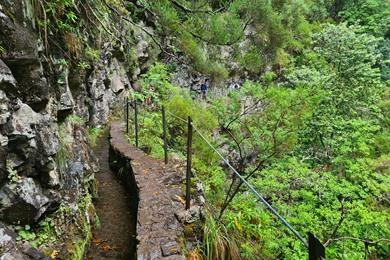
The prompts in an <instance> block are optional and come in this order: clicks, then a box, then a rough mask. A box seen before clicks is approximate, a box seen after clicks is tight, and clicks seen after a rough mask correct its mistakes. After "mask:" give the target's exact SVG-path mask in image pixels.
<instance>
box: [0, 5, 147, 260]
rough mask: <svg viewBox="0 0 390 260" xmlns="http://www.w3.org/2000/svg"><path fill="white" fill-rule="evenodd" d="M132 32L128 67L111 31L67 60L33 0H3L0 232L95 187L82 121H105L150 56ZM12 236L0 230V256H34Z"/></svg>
mask: <svg viewBox="0 0 390 260" xmlns="http://www.w3.org/2000/svg"><path fill="white" fill-rule="evenodd" d="M94 26H95V25H94ZM121 33H122V34H123V35H118V37H120V38H123V37H125V36H126V37H129V33H135V32H132V31H131V30H124V29H123V32H121ZM137 35H138V36H139V37H138V38H139V43H137V41H135V42H134V48H135V49H138V50H140V52H139V53H137V51H135V52H134V53H136V55H135V57H133V58H132V59H133V60H134V66H133V67H132V71H129V66H128V65H126V63H125V60H126V59H125V58H124V55H123V52H121V51H120V50H119V49H120V48H119V47H118V44H119V45H120V44H121V42H120V41H118V39H119V38H116V37H115V40H113V39H104V40H105V41H106V42H105V43H102V44H101V49H99V50H98V55H96V57H95V59H94V60H93V61H89V64H87V66H81V65H83V64H81V65H80V63H78V64H77V63H75V62H74V61H71V60H70V61H65V58H66V59H68V56H67V55H64V54H63V50H62V49H57V50H55V48H52V49H51V50H48V49H45V48H44V45H45V43H44V42H45V41H46V40H47V39H44V38H42V37H43V36H42V34H39V33H38V29H37V24H36V20H35V18H34V9H33V7H32V6H31V2H30V1H27V0H19V1H7V0H0V46H1V47H2V48H3V49H4V51H3V50H2V49H0V222H3V224H1V225H0V235H1V234H5V233H4V232H6V231H5V230H7V232H8V230H11V229H10V228H9V225H11V224H18V225H24V224H31V225H34V224H36V223H37V221H38V220H39V219H42V218H44V217H45V216H46V215H47V214H49V213H50V212H53V211H55V210H56V209H57V208H58V206H59V205H61V204H66V203H68V204H69V205H74V204H75V203H76V202H77V201H78V200H79V198H80V197H83V196H85V194H87V193H89V192H91V190H92V189H94V187H93V186H94V185H93V181H94V173H95V172H96V171H97V164H96V161H95V159H94V156H93V154H92V152H91V151H90V149H89V144H88V143H89V141H88V130H87V129H86V125H89V126H90V127H100V126H102V125H104V124H106V123H107V122H108V119H109V116H110V113H111V111H112V109H114V108H115V107H117V106H118V105H120V104H121V102H122V100H123V98H124V95H125V92H126V89H128V88H130V87H131V81H135V80H136V79H137V77H138V75H139V73H140V72H141V70H145V69H146V68H147V66H149V65H150V64H151V59H152V58H153V56H155V52H152V51H150V44H149V43H150V40H149V41H148V40H147V37H146V36H145V35H144V34H143V33H142V32H139V31H138V32H137ZM87 36H88V37H92V36H91V35H87ZM87 36H86V37H87ZM53 38H54V36H53ZM54 40H55V41H56V40H61V39H54ZM46 44H47V43H46ZM137 46H138V47H137ZM60 47H61V46H60ZM51 51H52V52H51ZM153 53H154V54H153ZM139 67H140V68H139ZM128 75H129V76H128ZM7 225H8V226H7ZM11 231H12V230H11ZM1 232H3V233H1ZM11 233H12V232H11ZM11 233H9V234H11ZM7 234H8V233H7ZM12 234H13V233H12ZM6 238H7V239H6ZM8 238H9V239H8ZM15 239H16V238H15V235H14V234H13V235H4V236H3V237H1V236H0V258H1V257H2V258H1V259H3V258H4V259H31V258H33V259H38V258H39V257H38V256H37V258H34V257H32V256H26V254H25V253H23V252H24V251H23V245H22V244H21V243H17V242H16V241H15ZM6 240H7V241H6ZM5 243H7V244H9V243H14V246H11V247H10V246H5ZM27 251H28V250H27ZM2 255H3V256H2ZM12 257H13V258H12Z"/></svg>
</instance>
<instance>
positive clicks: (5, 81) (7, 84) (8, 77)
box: [0, 59, 17, 92]
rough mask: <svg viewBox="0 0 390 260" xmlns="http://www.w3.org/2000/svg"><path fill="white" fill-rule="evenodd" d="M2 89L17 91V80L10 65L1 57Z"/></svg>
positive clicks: (0, 85)
mask: <svg viewBox="0 0 390 260" xmlns="http://www.w3.org/2000/svg"><path fill="white" fill-rule="evenodd" d="M0 89H1V90H4V91H7V92H16V91H17V89H16V80H15V78H14V76H13V75H12V72H11V70H10V69H9V68H8V66H7V65H6V64H5V63H4V62H3V61H2V60H1V59H0Z"/></svg>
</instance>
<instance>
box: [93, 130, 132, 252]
mask: <svg viewBox="0 0 390 260" xmlns="http://www.w3.org/2000/svg"><path fill="white" fill-rule="evenodd" d="M108 154H109V142H108V140H107V137H104V138H101V140H100V142H99V144H98V147H97V148H96V150H95V155H96V156H98V158H99V163H100V172H98V173H97V174H96V179H97V182H98V190H99V191H98V198H97V199H96V200H95V201H94V204H95V208H96V211H97V214H98V216H99V219H100V223H101V224H100V228H98V229H95V230H93V239H92V242H91V246H90V249H89V252H88V254H87V257H86V259H88V260H99V259H126V260H132V259H135V251H136V210H137V209H136V207H137V202H136V200H137V198H136V194H134V195H131V194H129V192H128V191H126V188H125V185H124V184H123V183H122V182H121V181H120V180H119V179H118V178H117V177H116V176H115V175H114V173H113V172H112V171H111V170H110V167H109V162H108Z"/></svg>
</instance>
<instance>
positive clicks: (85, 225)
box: [66, 194, 99, 260]
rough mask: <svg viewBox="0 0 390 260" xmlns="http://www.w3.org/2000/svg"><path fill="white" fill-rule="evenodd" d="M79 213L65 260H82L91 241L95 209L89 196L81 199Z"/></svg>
mask: <svg viewBox="0 0 390 260" xmlns="http://www.w3.org/2000/svg"><path fill="white" fill-rule="evenodd" d="M78 207H79V211H78V214H77V217H76V219H75V220H76V222H75V224H76V225H75V227H74V228H73V232H72V233H73V234H74V237H73V239H72V242H70V243H69V244H68V245H67V250H68V254H67V257H66V259H69V260H71V259H72V260H82V259H84V256H85V253H86V251H87V249H88V246H89V244H90V241H91V239H92V227H93V225H97V223H98V222H99V221H98V218H96V216H97V215H96V211H95V207H94V205H93V203H92V197H91V195H89V194H87V195H86V196H85V197H83V198H82V199H81V200H80V202H79V204H78Z"/></svg>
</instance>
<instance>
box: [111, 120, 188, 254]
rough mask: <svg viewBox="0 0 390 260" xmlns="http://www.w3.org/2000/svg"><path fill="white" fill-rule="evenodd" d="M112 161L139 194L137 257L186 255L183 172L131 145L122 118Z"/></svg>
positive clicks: (115, 124) (116, 126) (113, 141)
mask: <svg viewBox="0 0 390 260" xmlns="http://www.w3.org/2000/svg"><path fill="white" fill-rule="evenodd" d="M110 165H111V167H112V168H113V170H114V172H116V173H117V174H118V176H120V178H122V180H124V181H125V183H126V184H127V185H128V187H129V189H130V190H131V191H136V192H137V195H138V199H139V202H138V212H137V229H136V230H137V241H138V245H137V259H139V260H149V259H167V260H168V259H171V260H183V259H186V258H185V256H184V253H183V250H182V247H183V246H184V245H181V242H180V237H183V236H184V231H183V225H182V224H181V223H180V222H179V220H178V217H177V216H176V215H180V212H183V210H184V205H183V204H182V203H181V201H180V199H178V198H180V197H182V196H183V192H182V190H181V184H182V173H181V172H180V171H177V170H175V169H174V168H173V167H171V166H165V165H164V163H163V162H162V161H161V160H157V159H154V158H152V157H151V156H148V155H146V154H145V153H144V152H143V151H141V150H139V149H136V148H135V147H133V146H131V145H130V144H129V143H128V141H127V140H126V138H125V135H124V127H123V126H122V125H121V123H120V122H113V123H112V124H111V128H110ZM194 209H196V208H194ZM188 212H189V211H188Z"/></svg>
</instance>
